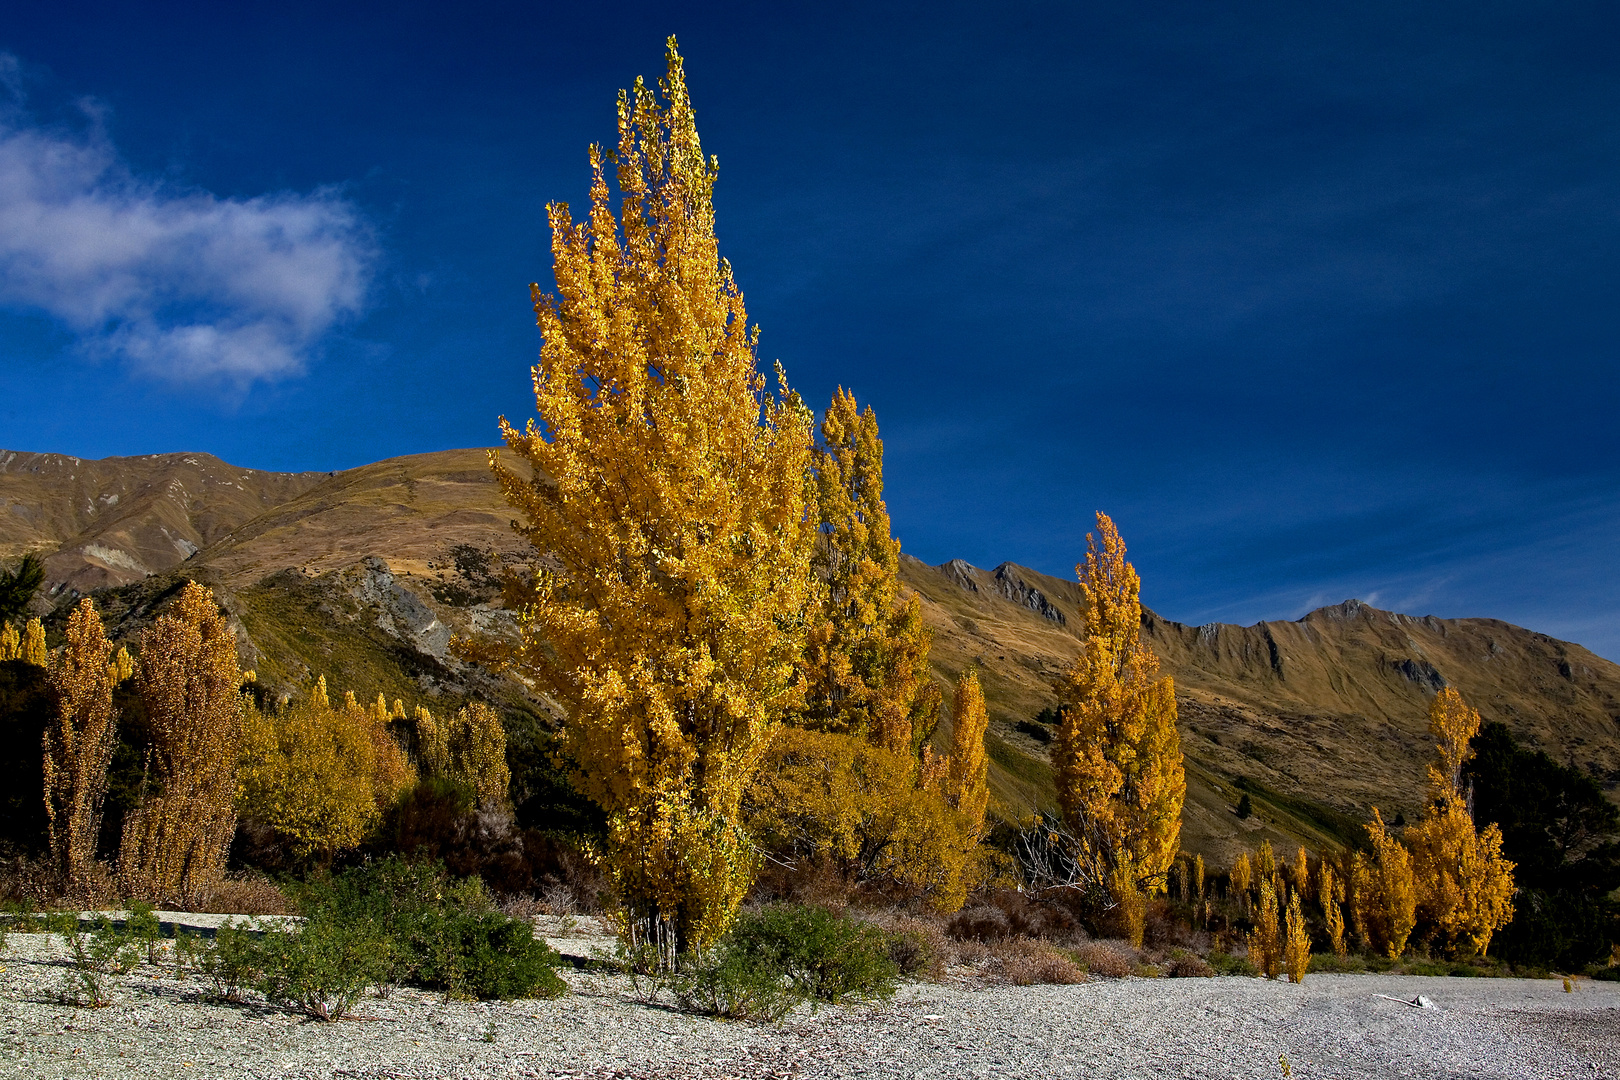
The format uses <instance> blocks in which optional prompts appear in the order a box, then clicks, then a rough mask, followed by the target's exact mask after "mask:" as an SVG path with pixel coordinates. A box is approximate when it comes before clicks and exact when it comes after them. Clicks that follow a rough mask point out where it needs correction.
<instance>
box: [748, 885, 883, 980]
mask: <svg viewBox="0 0 1620 1080" xmlns="http://www.w3.org/2000/svg"><path fill="white" fill-rule="evenodd" d="M724 947H725V949H726V950H727V951H729V952H734V953H736V954H738V955H739V956H742V957H745V958H746V959H747V961H748V963H749V964H751V965H755V966H760V967H761V968H768V967H774V968H775V969H776V970H778V971H780V972H781V973H782V974H783V976H784V977H785V978H786V979H787V981H788V983H789V985H790V986H791V987H792V988H793V989H794V991H795V992H797V993H798V994H799V995H800V996H802V997H804V998H806V999H808V1000H810V1001H814V1002H827V1003H829V1004H838V1003H839V1002H841V1001H843V1000H845V999H846V998H853V999H857V1000H873V999H884V998H888V997H890V996H891V995H893V993H894V989H895V983H896V981H897V980H898V979H899V977H900V968H899V966H898V965H897V964H896V963H895V962H894V960H892V959H890V956H889V947H890V942H889V938H888V936H887V935H885V934H884V932H883V931H882V930H881V929H879V928H878V927H876V926H873V925H872V924H871V923H863V922H857V921H855V920H854V919H851V918H849V917H848V916H844V915H834V914H833V913H832V912H830V911H828V910H827V909H826V908H820V907H811V906H807V905H796V904H776V905H772V906H770V907H767V908H764V909H762V910H760V911H757V912H749V913H745V914H744V915H743V916H742V917H741V918H740V919H738V920H737V923H736V925H735V926H734V927H732V929H731V932H730V933H729V934H728V935H727V937H726V942H725V946H724Z"/></svg>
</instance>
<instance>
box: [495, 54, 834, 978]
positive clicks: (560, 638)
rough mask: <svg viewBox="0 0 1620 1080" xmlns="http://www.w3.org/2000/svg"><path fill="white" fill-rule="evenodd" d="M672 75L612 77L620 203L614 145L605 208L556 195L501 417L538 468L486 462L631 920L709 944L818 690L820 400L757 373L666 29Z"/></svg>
mask: <svg viewBox="0 0 1620 1080" xmlns="http://www.w3.org/2000/svg"><path fill="white" fill-rule="evenodd" d="M660 89H661V90H662V92H663V93H662V100H660V98H659V95H658V94H656V93H655V92H654V91H653V90H652V89H650V88H649V87H647V86H645V85H644V84H643V83H642V82H641V81H640V80H637V82H636V84H635V86H634V88H633V89H632V90H630V91H629V92H628V93H621V94H620V97H619V137H618V147H617V152H616V153H615V154H614V155H613V161H614V162H615V164H616V166H617V169H616V176H617V181H618V190H619V195H620V201H619V211H618V214H617V216H616V215H615V213H614V206H613V199H612V196H611V195H610V192H609V189H608V180H607V176H606V170H605V167H604V160H605V155H604V153H603V151H602V150H601V148H600V147H592V148H591V152H590V161H591V171H592V181H591V206H590V212H589V215H588V217H587V219H586V220H585V221H582V222H578V223H576V222H575V221H574V220H573V219H572V217H571V216H570V214H569V209H568V207H567V206H566V205H564V204H562V203H552V204H551V205H550V206H549V208H548V209H549V214H550V220H551V227H552V257H553V272H554V276H555V278H556V283H557V294H556V296H554V297H553V296H548V295H545V294H543V293H542V292H541V290H540V288H539V287H538V286H535V287H534V290H533V294H534V301H535V313H536V315H537V316H538V320H539V324H540V331H541V334H542V337H543V339H544V344H543V346H542V349H541V354H540V363H539V364H538V365H537V366H536V367H535V368H534V369H533V371H534V392H535V409H536V412H537V413H538V414H539V422H538V423H536V422H535V421H533V420H531V421H530V422H529V424H528V425H527V428H526V429H525V430H522V431H519V430H517V429H514V428H513V427H511V426H510V425H509V424H507V423H506V421H505V419H504V418H503V419H502V421H501V433H502V436H503V438H504V439H505V441H506V445H507V446H508V447H509V448H510V449H511V451H512V452H513V453H514V454H515V455H516V456H518V457H520V458H522V459H523V460H524V461H525V462H526V463H527V464H528V466H529V468H528V469H524V470H518V469H514V468H511V467H509V466H508V465H506V464H504V463H503V462H502V461H501V460H500V458H499V457H498V456H496V455H492V460H491V465H492V468H493V469H494V471H495V476H496V478H497V480H498V481H499V482H500V485H501V489H502V491H503V493H504V494H505V496H506V498H507V500H508V501H509V502H510V503H511V505H512V506H513V507H514V508H515V509H516V510H517V511H518V512H519V513H520V514H521V516H522V518H523V522H522V523H521V524H518V525H517V526H516V527H517V529H518V531H519V532H520V533H522V535H524V536H525V537H526V538H527V539H528V540H529V541H530V542H531V543H532V544H533V545H534V547H535V549H536V550H537V552H538V553H539V555H540V559H539V560H538V561H539V564H540V566H541V569H540V570H539V571H537V573H536V574H535V576H534V577H533V578H532V579H531V580H529V581H527V582H523V583H521V584H519V585H516V586H514V588H513V590H512V595H511V596H509V602H510V603H511V604H512V605H513V606H514V607H515V609H516V611H517V614H518V618H519V625H520V630H521V641H520V642H519V643H518V644H517V645H516V646H515V647H514V648H512V649H510V650H508V651H507V652H506V653H505V656H506V658H507V659H509V660H511V661H514V662H515V663H516V664H517V665H519V666H520V667H521V668H522V669H523V670H525V671H526V672H528V673H530V674H532V675H533V676H534V677H535V678H536V680H537V681H538V682H539V684H540V685H541V686H542V687H544V688H545V689H546V690H547V691H548V692H550V693H551V694H553V695H554V696H555V697H556V699H557V700H558V701H559V702H560V703H561V704H562V706H563V708H564V710H565V712H566V714H567V716H566V720H565V721H564V724H563V731H562V736H561V740H560V745H561V755H562V757H563V759H564V761H565V762H566V763H567V764H568V766H569V767H570V769H571V771H572V776H573V782H574V784H575V785H576V787H577V789H578V790H579V791H581V792H582V793H583V794H584V795H586V796H587V797H589V798H591V799H593V800H594V801H595V802H596V803H597V804H598V805H600V806H601V807H602V809H603V810H604V811H606V815H607V823H608V824H607V837H606V840H605V842H604V846H603V848H602V855H603V861H604V863H605V865H606V867H607V869H608V870H609V872H610V875H611V880H612V882H613V884H614V887H615V889H616V891H617V893H618V896H619V898H620V901H621V902H622V904H623V915H624V926H625V930H626V936H627V937H628V938H629V940H630V943H631V944H632V945H637V946H639V945H642V944H649V945H652V946H654V947H656V948H657V949H658V950H659V951H660V953H661V954H662V955H663V956H664V957H665V958H666V959H667V958H672V957H673V955H674V954H675V953H676V952H677V951H679V950H684V949H686V948H688V947H702V946H704V945H706V944H708V943H709V942H712V941H714V940H715V939H716V938H717V937H718V936H719V935H720V934H721V933H722V932H724V930H725V929H726V928H727V926H728V925H729V924H730V923H731V921H732V919H733V918H734V917H735V913H736V910H737V907H738V905H739V904H740V903H741V901H742V897H743V895H744V893H745V892H746V891H747V889H748V887H749V885H750V884H751V883H752V880H753V876H754V870H755V866H754V860H753V855H752V849H751V847H750V846H749V844H748V843H747V841H746V837H745V836H744V835H743V834H742V831H741V828H740V826H739V823H738V806H739V802H740V800H741V798H742V794H743V790H744V788H745V786H746V785H747V784H748V782H749V780H750V778H751V777H752V775H753V774H754V772H755V769H756V767H757V766H758V764H759V761H760V759H761V756H762V755H763V753H764V752H765V750H766V748H767V747H768V745H769V743H770V739H771V736H772V734H773V733H774V731H775V729H776V726H777V724H778V723H779V721H780V720H781V719H782V718H783V717H784V716H785V715H786V714H787V713H789V712H790V711H791V710H794V709H797V708H799V707H800V706H801V705H802V692H801V687H800V686H799V684H798V682H797V671H798V666H799V663H800V659H801V657H802V656H803V653H804V645H805V626H806V622H807V619H808V617H809V615H810V612H811V606H812V600H813V597H814V595H815V588H814V585H813V582H812V575H811V572H810V555H811V549H812V545H813V541H814V536H815V521H814V519H813V516H812V513H811V508H810V506H809V499H810V497H811V492H810V490H809V479H808V478H809V476H810V452H811V436H812V432H811V425H812V417H811V416H810V415H809V413H808V411H807V410H806V409H804V407H803V406H802V405H801V404H800V402H799V401H798V399H797V397H796V396H794V395H792V394H791V393H789V392H788V391H787V390H786V387H785V386H784V387H783V388H782V397H780V398H778V397H776V396H773V395H771V394H769V393H768V392H767V390H766V385H765V380H764V378H763V377H762V376H761V374H760V372H759V370H758V361H757V357H756V345H757V340H758V331H757V329H755V328H751V327H750V326H749V324H748V315H747V311H746V309H745V308H744V305H743V295H742V292H741V290H740V289H738V287H737V284H736V281H735V280H734V278H733V276H732V272H731V267H730V265H729V264H728V263H727V262H726V261H725V260H724V259H722V258H721V257H720V255H719V250H718V245H717V242H716V240H715V233H714V203H713V198H712V192H713V187H714V182H715V176H716V170H717V164H716V162H715V161H714V159H712V158H710V159H706V158H705V157H704V155H703V151H702V147H701V145H700V143H699V141H698V134H697V127H696V124H695V121H694V117H693V112H692V104H691V101H690V99H689V97H688V95H687V89H686V79H685V75H684V73H683V71H682V67H681V58H680V55H679V54H678V52H677V51H676V47H675V41H674V39H673V38H671V39H670V40H669V48H668V68H667V74H666V77H665V78H664V79H663V80H662V81H661V83H660ZM777 378H778V381H779V382H781V381H782V380H783V376H782V373H781V369H780V367H778V368H777ZM463 652H464V655H468V656H473V657H481V658H486V659H496V658H498V651H497V650H494V649H492V648H491V647H489V646H488V645H487V644H484V645H479V644H476V643H475V644H472V645H470V646H466V647H464V650H463Z"/></svg>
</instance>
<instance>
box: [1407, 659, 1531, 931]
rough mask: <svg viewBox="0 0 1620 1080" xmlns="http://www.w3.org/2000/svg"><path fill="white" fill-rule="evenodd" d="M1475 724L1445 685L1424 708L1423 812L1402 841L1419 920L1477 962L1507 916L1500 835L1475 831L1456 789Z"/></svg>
mask: <svg viewBox="0 0 1620 1080" xmlns="http://www.w3.org/2000/svg"><path fill="white" fill-rule="evenodd" d="M1479 722H1480V721H1479V713H1478V712H1476V711H1475V710H1474V709H1472V708H1470V707H1469V706H1468V703H1467V702H1465V701H1464V700H1463V698H1462V695H1461V694H1459V693H1457V691H1455V690H1453V689H1451V688H1450V687H1447V688H1446V689H1444V690H1441V691H1440V692H1439V693H1438V694H1436V695H1435V696H1434V700H1433V701H1432V702H1430V704H1429V734H1431V735H1433V736H1434V737H1435V740H1436V745H1435V750H1436V758H1435V761H1434V762H1433V763H1432V764H1431V765H1430V766H1429V806H1428V810H1427V811H1426V812H1425V814H1424V816H1423V820H1422V821H1421V822H1419V823H1418V824H1417V825H1415V826H1413V827H1412V828H1410V829H1408V830H1407V831H1406V842H1407V845H1408V846H1409V847H1410V848H1411V851H1412V863H1413V871H1414V873H1415V874H1416V878H1417V892H1418V902H1417V914H1418V919H1419V921H1420V922H1421V923H1423V924H1424V925H1425V926H1426V927H1427V928H1428V929H1429V930H1432V931H1433V932H1434V934H1435V935H1436V936H1437V937H1438V938H1439V939H1441V940H1442V941H1443V942H1444V944H1445V945H1446V947H1447V948H1449V949H1450V950H1451V951H1453V952H1461V953H1477V954H1479V955H1480V956H1483V955H1485V950H1486V949H1487V948H1489V947H1490V943H1491V937H1492V936H1493V935H1494V934H1495V933H1496V931H1497V930H1499V929H1501V928H1502V927H1504V926H1506V925H1507V924H1508V922H1509V920H1511V919H1512V918H1513V863H1512V862H1510V861H1509V860H1507V859H1506V858H1504V857H1503V855H1502V830H1501V829H1500V828H1498V827H1497V825H1496V824H1495V823H1494V822H1493V823H1491V824H1489V825H1487V826H1485V828H1484V829H1483V830H1480V829H1477V828H1476V827H1475V825H1474V818H1473V814H1472V813H1471V812H1470V810H1469V805H1468V797H1467V796H1466V795H1465V794H1464V793H1463V792H1462V790H1461V788H1460V785H1461V779H1462V769H1463V766H1464V765H1465V764H1466V763H1467V761H1468V758H1469V757H1470V756H1471V753H1472V751H1471V750H1470V749H1469V743H1470V742H1472V740H1473V738H1474V736H1475V735H1476V734H1478V733H1479Z"/></svg>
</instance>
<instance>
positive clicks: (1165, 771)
mask: <svg viewBox="0 0 1620 1080" xmlns="http://www.w3.org/2000/svg"><path fill="white" fill-rule="evenodd" d="M1098 536H1100V537H1101V540H1100V542H1099V540H1098ZM1086 541H1087V548H1088V550H1087V553H1086V561H1085V562H1084V563H1083V564H1081V565H1080V566H1077V567H1076V568H1075V572H1076V573H1077V574H1078V575H1079V577H1080V588H1081V591H1082V592H1083V593H1084V595H1085V600H1086V618H1087V626H1086V638H1085V644H1084V646H1083V648H1082V651H1081V653H1080V656H1079V658H1078V659H1077V660H1076V661H1075V664H1074V666H1073V667H1072V668H1071V669H1070V671H1069V672H1068V674H1067V676H1066V677H1065V678H1064V680H1063V681H1062V683H1061V684H1060V685H1059V688H1058V689H1059V694H1060V696H1061V697H1062V699H1063V701H1064V702H1065V705H1064V708H1063V723H1062V726H1061V727H1060V728H1059V730H1058V736H1057V740H1056V742H1055V744H1054V748H1053V753H1052V762H1053V765H1054V766H1055V770H1056V774H1057V775H1056V780H1057V790H1058V799H1059V801H1060V803H1061V804H1062V807H1063V814H1064V817H1065V818H1066V819H1067V820H1068V822H1069V826H1070V828H1071V829H1072V830H1073V831H1074V833H1075V835H1076V836H1077V837H1078V838H1079V839H1080V842H1081V844H1082V846H1083V849H1084V850H1083V852H1082V858H1083V859H1084V860H1085V861H1086V862H1088V863H1089V864H1090V865H1091V867H1092V871H1093V876H1094V880H1096V881H1098V882H1111V883H1113V884H1112V885H1111V886H1110V888H1111V890H1112V891H1113V892H1114V893H1115V894H1116V896H1115V898H1116V900H1119V901H1121V902H1123V901H1125V900H1126V899H1128V898H1129V897H1128V894H1129V892H1130V890H1127V889H1125V888H1124V884H1125V883H1134V888H1135V889H1149V890H1159V889H1162V888H1163V887H1164V877H1165V872H1166V870H1168V869H1169V866H1170V863H1171V862H1172V861H1173V860H1174V859H1175V856H1176V851H1177V848H1178V846H1179V843H1180V838H1181V808H1182V804H1183V803H1184V802H1185V800H1186V796H1187V780H1186V774H1185V771H1184V769H1183V766H1182V758H1181V737H1180V735H1179V734H1178V733H1177V732H1176V695H1175V686H1174V684H1173V683H1172V682H1171V680H1170V678H1169V677H1168V676H1166V677H1165V678H1162V679H1161V678H1157V675H1158V669H1159V662H1158V658H1157V657H1155V656H1154V655H1153V653H1152V651H1151V650H1149V649H1148V647H1147V646H1146V645H1143V644H1142V642H1141V640H1140V632H1141V623H1142V606H1141V601H1140V598H1139V594H1140V590H1141V582H1140V579H1139V578H1138V577H1137V574H1136V570H1135V568H1134V567H1132V566H1131V564H1130V563H1128V562H1126V561H1125V544H1124V542H1123V541H1122V540H1121V539H1120V536H1119V530H1118V529H1116V528H1115V527H1114V523H1113V522H1112V521H1111V520H1109V518H1108V515H1107V514H1102V513H1099V514H1098V515H1097V535H1088V536H1087V537H1086Z"/></svg>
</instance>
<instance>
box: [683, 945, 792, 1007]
mask: <svg viewBox="0 0 1620 1080" xmlns="http://www.w3.org/2000/svg"><path fill="white" fill-rule="evenodd" d="M674 990H675V999H676V1000H677V1001H678V1002H679V1003H680V1005H681V1008H683V1009H686V1010H688V1011H690V1012H695V1013H699V1014H701V1015H704V1016H719V1017H724V1018H726V1019H728V1020H752V1021H756V1022H768V1023H775V1022H776V1021H778V1020H780V1019H782V1017H784V1016H786V1015H787V1014H788V1013H790V1012H792V1011H793V1008H794V1006H795V1005H797V1004H798V1003H799V1002H800V1001H801V1000H803V995H802V994H800V993H799V992H797V991H796V990H795V988H794V987H793V986H792V985H790V983H789V982H788V979H787V976H786V975H785V974H784V973H783V971H782V969H781V968H780V967H779V966H778V965H776V964H775V963H773V962H772V961H771V960H770V958H768V957H767V956H764V955H762V954H760V953H758V952H752V951H749V950H746V949H740V948H736V947H735V946H734V945H733V944H732V943H730V942H722V943H721V945H720V946H719V947H717V948H716V949H715V950H714V951H713V953H711V954H710V955H709V956H708V957H707V958H705V959H704V960H702V961H699V962H696V963H694V964H693V965H692V966H691V967H690V969H689V970H687V971H685V972H683V973H681V974H680V975H679V976H677V977H676V979H675V981H674Z"/></svg>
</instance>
